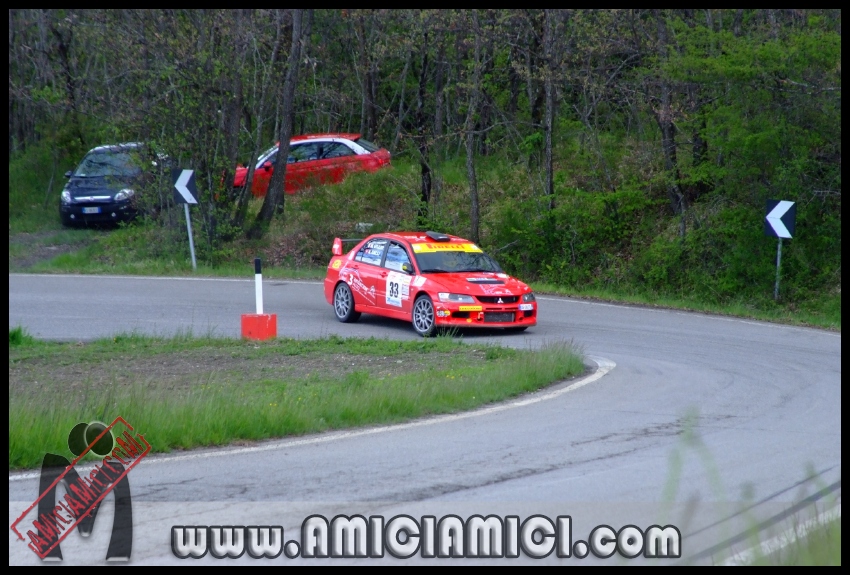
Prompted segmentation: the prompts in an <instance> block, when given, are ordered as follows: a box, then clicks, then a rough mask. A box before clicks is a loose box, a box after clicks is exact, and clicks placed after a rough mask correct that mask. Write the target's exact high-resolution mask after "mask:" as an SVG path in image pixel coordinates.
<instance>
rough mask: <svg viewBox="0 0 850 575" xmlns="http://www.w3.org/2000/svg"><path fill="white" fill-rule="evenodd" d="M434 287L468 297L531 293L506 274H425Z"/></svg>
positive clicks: (523, 285)
mask: <svg viewBox="0 0 850 575" xmlns="http://www.w3.org/2000/svg"><path fill="white" fill-rule="evenodd" d="M423 275H424V277H426V278H427V279H428V280H429V281H430V282H431V284H432V285H433V286H435V287H436V286H439V289H441V290H445V291H446V292H449V293H458V294H466V295H472V296H477V295H493V296H497V295H522V294H524V293H527V292H529V291H531V289H530V288H529V287H528V286H527V285H526V284H525V283H523V282H521V281H519V280H517V279H514V278H512V277H510V276H508V275H507V274H504V273H491V272H460V273H429V274H423Z"/></svg>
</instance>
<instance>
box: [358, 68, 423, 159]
mask: <svg viewBox="0 0 850 575" xmlns="http://www.w3.org/2000/svg"><path fill="white" fill-rule="evenodd" d="M411 57H412V54H411V53H410V52H407V55H406V57H405V58H404V69H403V70H402V71H401V79H400V80H399V81H400V83H401V88H400V90H401V95H400V96H399V98H398V122H397V123H396V128H395V137H394V138H393V145H392V147H391V148H390V152H392V153H393V154H395V153H396V151H397V150H398V141H399V140H400V139H401V125H402V123H403V122H404V117H405V111H404V92H405V88H406V87H407V71H408V69H410V58H411ZM367 139H368V138H367Z"/></svg>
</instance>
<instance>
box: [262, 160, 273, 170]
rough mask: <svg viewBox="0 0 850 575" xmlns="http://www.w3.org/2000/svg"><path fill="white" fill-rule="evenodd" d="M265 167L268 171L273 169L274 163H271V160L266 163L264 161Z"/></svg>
mask: <svg viewBox="0 0 850 575" xmlns="http://www.w3.org/2000/svg"><path fill="white" fill-rule="evenodd" d="M263 169H264V170H265V171H267V172H268V171H269V170H271V169H272V163H271V162H266V163H264V164H263Z"/></svg>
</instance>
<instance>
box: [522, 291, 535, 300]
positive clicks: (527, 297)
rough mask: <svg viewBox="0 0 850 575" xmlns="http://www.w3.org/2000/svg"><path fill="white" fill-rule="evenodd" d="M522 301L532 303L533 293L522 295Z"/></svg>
mask: <svg viewBox="0 0 850 575" xmlns="http://www.w3.org/2000/svg"><path fill="white" fill-rule="evenodd" d="M522 301H524V302H530V301H534V292H528V293H524V294H522Z"/></svg>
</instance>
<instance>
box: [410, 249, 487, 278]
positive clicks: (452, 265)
mask: <svg viewBox="0 0 850 575" xmlns="http://www.w3.org/2000/svg"><path fill="white" fill-rule="evenodd" d="M415 257H416V263H417V264H419V269H420V270H421V272H422V273H454V272H494V273H499V272H501V271H502V268H500V267H499V264H497V263H496V262H495V261H494V260H493V258H491V257H490V256H488V255H487V254H485V253H482V252H460V251H450V252H449V251H445V252H444V251H436V252H429V253H421V254H415Z"/></svg>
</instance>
